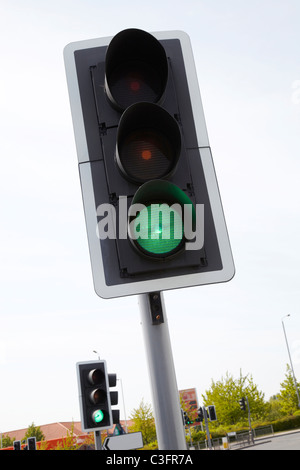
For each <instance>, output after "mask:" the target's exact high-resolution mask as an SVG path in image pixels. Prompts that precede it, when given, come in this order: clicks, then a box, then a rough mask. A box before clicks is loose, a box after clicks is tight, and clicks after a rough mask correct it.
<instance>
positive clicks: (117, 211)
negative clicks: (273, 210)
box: [64, 29, 234, 298]
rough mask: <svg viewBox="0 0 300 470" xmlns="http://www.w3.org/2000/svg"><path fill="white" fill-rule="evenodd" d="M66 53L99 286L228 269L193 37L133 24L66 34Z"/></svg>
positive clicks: (106, 288)
mask: <svg viewBox="0 0 300 470" xmlns="http://www.w3.org/2000/svg"><path fill="white" fill-rule="evenodd" d="M64 56H65V65H66V72H67V80H68V88H69V95H70V102H71V110H72V116H73V124H74V131H75V140H76V146H77V154H78V161H79V172H80V179H81V187H82V194H83V203H84V209H85V217H86V225H87V232H88V239H89V248H90V256H91V264H92V271H93V279H94V286H95V290H96V293H97V294H98V295H100V296H101V297H105V298H110V297H118V296H124V295H131V294H139V293H145V292H154V291H161V290H167V289H173V288H180V287H187V286H193V285H201V284H208V283H214V282H223V281H227V280H229V279H231V277H232V276H233V275H234V265H233V260H232V255H231V249H230V244H229V239H228V235H227V229H226V224H225V220H224V215H223V209H222V204H221V200H220V196H219V191H218V185H217V181H216V177H215V172H214V165H213V161H212V156H211V151H210V147H209V142H208V137H207V131H206V126H205V119H204V113H203V109H202V104H201V97H200V94H199V89H198V82H197V76H196V71H195V66H194V62H193V56H192V50H191V45H190V42H189V38H188V36H187V35H186V34H185V33H182V32H178V31H177V32H174V31H173V32H172V31H171V32H168V31H164V32H160V33H153V34H149V33H147V32H145V31H141V30H138V29H129V30H124V31H121V32H120V33H118V34H116V35H115V36H114V37H113V38H100V39H95V40H88V41H80V42H77V43H72V44H69V45H68V46H67V47H66V48H65V51H64ZM137 204H139V205H140V206H141V205H143V206H144V207H146V208H147V209H146V210H145V211H144V212H142V211H140V212H136V211H132V208H133V207H136V206H135V205H137ZM161 204H165V206H161ZM154 205H156V206H159V208H158V209H157V212H151V211H150V208H152V207H153V206H154ZM173 205H176V209H174V210H172V211H170V209H169V208H170V206H172V207H173ZM174 207H175V206H174ZM185 208H187V212H185ZM162 209H164V210H165V212H164V211H163V210H162ZM150 212H151V213H150ZM168 217H169V224H167V223H166V220H167V218H168ZM188 222H189V224H188ZM188 225H189V230H188V229H187V230H186V227H187V226H188ZM144 226H145V227H146V229H145V230H144V231H143V227H144ZM170 227H171V228H170ZM182 227H184V230H183V229H182ZM181 229H182V230H181ZM168 233H169V238H168V236H167V235H166V234H168ZM195 234H196V237H195ZM147 237H148V239H147ZM142 239H147V241H146V242H143V241H141V240H142ZM166 240H167V241H166ZM195 241H196V242H197V243H195Z"/></svg>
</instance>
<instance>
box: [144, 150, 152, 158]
mask: <svg viewBox="0 0 300 470" xmlns="http://www.w3.org/2000/svg"><path fill="white" fill-rule="evenodd" d="M151 157H152V154H151V152H150V150H143V151H142V158H143V160H150V158H151Z"/></svg>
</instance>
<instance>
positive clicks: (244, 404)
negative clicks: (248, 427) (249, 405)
mask: <svg viewBox="0 0 300 470" xmlns="http://www.w3.org/2000/svg"><path fill="white" fill-rule="evenodd" d="M239 404H240V408H241V410H242V411H245V410H246V400H245V398H244V397H243V398H241V399H240V400H239Z"/></svg>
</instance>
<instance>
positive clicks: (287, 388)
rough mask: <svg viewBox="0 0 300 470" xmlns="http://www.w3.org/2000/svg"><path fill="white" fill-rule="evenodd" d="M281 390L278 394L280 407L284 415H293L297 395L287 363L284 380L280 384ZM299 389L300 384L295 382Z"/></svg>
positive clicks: (296, 406) (296, 407) (296, 403)
mask: <svg viewBox="0 0 300 470" xmlns="http://www.w3.org/2000/svg"><path fill="white" fill-rule="evenodd" d="M280 386H281V390H280V393H279V395H278V400H279V402H280V407H281V410H282V413H283V414H284V415H290V416H291V415H293V413H295V411H297V410H298V397H297V393H296V388H295V384H294V379H293V374H292V370H291V368H290V366H289V365H288V364H287V372H286V375H285V380H284V381H283V382H282V383H281V384H280ZM297 387H298V390H300V384H299V383H298V384H297Z"/></svg>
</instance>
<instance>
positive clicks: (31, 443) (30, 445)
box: [27, 437, 36, 450]
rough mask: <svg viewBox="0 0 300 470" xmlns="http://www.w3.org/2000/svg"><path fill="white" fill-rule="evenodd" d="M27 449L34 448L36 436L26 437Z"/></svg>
mask: <svg viewBox="0 0 300 470" xmlns="http://www.w3.org/2000/svg"><path fill="white" fill-rule="evenodd" d="M27 450H36V438H35V437H28V438H27Z"/></svg>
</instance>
